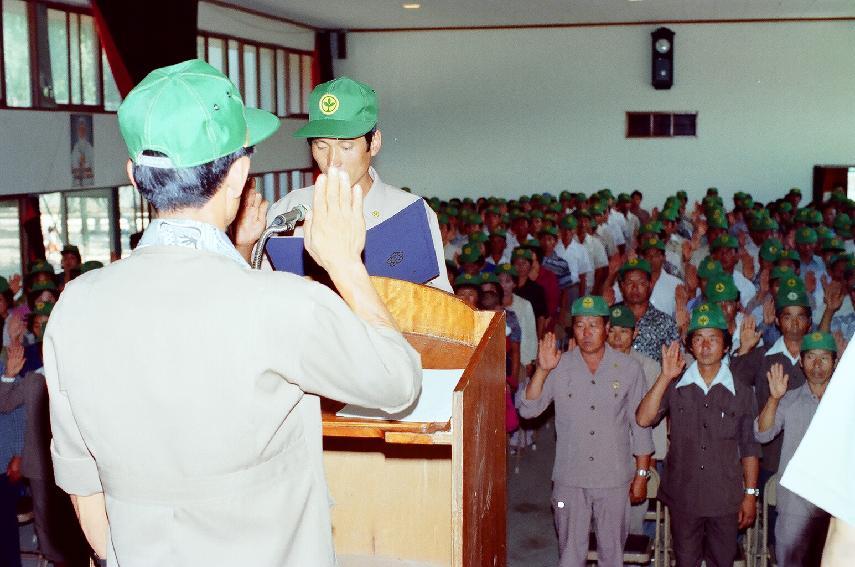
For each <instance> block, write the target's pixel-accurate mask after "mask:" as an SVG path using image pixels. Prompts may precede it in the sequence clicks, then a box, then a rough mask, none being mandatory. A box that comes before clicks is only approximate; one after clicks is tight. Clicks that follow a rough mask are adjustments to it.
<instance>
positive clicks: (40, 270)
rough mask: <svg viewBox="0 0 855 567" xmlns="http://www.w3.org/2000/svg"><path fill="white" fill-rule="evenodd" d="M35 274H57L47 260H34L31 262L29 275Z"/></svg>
mask: <svg viewBox="0 0 855 567" xmlns="http://www.w3.org/2000/svg"><path fill="white" fill-rule="evenodd" d="M35 274H50V275H54V274H56V271H55V270H54V269H53V266H51V265H50V264H49V263H48V262H46V261H45V260H39V261H38V262H33V263H32V264H30V271H29V275H31V276H33V275H35Z"/></svg>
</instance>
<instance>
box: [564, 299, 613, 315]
mask: <svg viewBox="0 0 855 567" xmlns="http://www.w3.org/2000/svg"><path fill="white" fill-rule="evenodd" d="M570 315H571V316H573V317H576V316H585V315H591V316H594V317H609V316H611V311H609V305H608V304H607V303H606V300H605V299H603V298H602V297H601V296H599V295H583V296H582V297H579V298H577V299H576V301H574V302H573V306H572V307H571V308H570Z"/></svg>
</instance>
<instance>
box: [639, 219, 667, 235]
mask: <svg viewBox="0 0 855 567" xmlns="http://www.w3.org/2000/svg"><path fill="white" fill-rule="evenodd" d="M662 230H663V226H662V223H661V222H660V221H650V222H646V223H644V224H643V225H641V230H639V233H640V234H659V233H660V232H662Z"/></svg>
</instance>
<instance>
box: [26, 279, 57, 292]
mask: <svg viewBox="0 0 855 567" xmlns="http://www.w3.org/2000/svg"><path fill="white" fill-rule="evenodd" d="M48 290H50V291H56V290H57V287H56V284H55V283H54V281H53V280H45V281H43V282H36V283H34V284H33V287H31V288H30V293H32V292H34V291H48Z"/></svg>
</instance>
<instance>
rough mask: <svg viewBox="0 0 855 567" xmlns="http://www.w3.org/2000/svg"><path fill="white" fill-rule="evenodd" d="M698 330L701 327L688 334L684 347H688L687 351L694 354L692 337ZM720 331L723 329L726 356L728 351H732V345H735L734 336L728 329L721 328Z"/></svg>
mask: <svg viewBox="0 0 855 567" xmlns="http://www.w3.org/2000/svg"><path fill="white" fill-rule="evenodd" d="M698 331H700V329H695V330H694V331H692V332H691V333H688V334H687V335H686V340H685V342H684V343H683V347H684V348H685V349H686V352H689V353H692V355H694V354H695V353H694V352H692V338H693V337H694V336H695V333H697V332H698ZM719 331H721V333H722V338H723V339H724V356H727V353H729V352H730V347H732V346H733V336H732V335H731V334H730V331H728V330H727V329H719Z"/></svg>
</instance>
